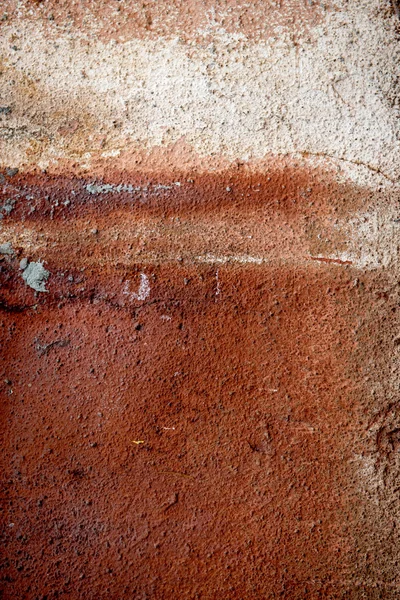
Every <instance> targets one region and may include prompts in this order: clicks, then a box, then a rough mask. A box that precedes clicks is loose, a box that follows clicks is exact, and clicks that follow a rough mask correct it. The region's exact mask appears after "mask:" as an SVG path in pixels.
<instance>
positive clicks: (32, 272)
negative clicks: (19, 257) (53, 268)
mask: <svg viewBox="0 0 400 600" xmlns="http://www.w3.org/2000/svg"><path fill="white" fill-rule="evenodd" d="M21 262H22V261H21ZM49 276H50V273H49V271H47V270H46V269H45V268H44V266H43V263H41V262H40V261H39V262H31V263H29V264H28V265H27V266H26V268H25V269H24V272H23V273H22V278H23V280H24V281H25V283H26V284H27V285H29V287H31V288H32V289H33V290H36V291H37V292H47V291H48V290H46V281H47V280H48V278H49Z"/></svg>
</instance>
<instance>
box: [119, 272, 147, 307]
mask: <svg viewBox="0 0 400 600" xmlns="http://www.w3.org/2000/svg"><path fill="white" fill-rule="evenodd" d="M129 283H130V282H129V281H125V285H124V289H123V290H122V293H123V294H124V295H125V296H129V298H130V299H131V300H146V298H148V297H149V296H150V283H149V278H148V277H147V275H145V273H141V274H140V285H139V289H138V292H137V293H136V292H131V291H130V289H129Z"/></svg>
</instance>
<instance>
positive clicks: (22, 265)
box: [19, 258, 28, 271]
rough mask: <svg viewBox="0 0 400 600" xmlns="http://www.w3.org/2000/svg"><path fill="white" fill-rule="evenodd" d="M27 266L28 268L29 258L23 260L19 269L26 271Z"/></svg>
mask: <svg viewBox="0 0 400 600" xmlns="http://www.w3.org/2000/svg"><path fill="white" fill-rule="evenodd" d="M27 266H28V259H27V258H23V259H21V261H20V263H19V268H20V269H21V271H24V270H25V269H26V267H27Z"/></svg>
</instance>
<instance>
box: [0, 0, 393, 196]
mask: <svg viewBox="0 0 400 600" xmlns="http://www.w3.org/2000/svg"><path fill="white" fill-rule="evenodd" d="M350 5H351V6H350V8H349V6H348V3H347V2H344V1H343V9H342V10H341V11H339V12H334V13H331V14H328V16H327V18H326V20H325V21H324V22H323V23H322V24H320V25H318V27H317V28H315V29H313V30H312V31H311V33H308V34H305V35H304V36H303V38H301V37H300V38H299V37H298V36H297V35H293V32H291V31H289V30H287V29H277V30H276V35H275V37H271V38H268V39H266V40H265V41H262V42H260V41H258V42H250V41H248V40H247V39H246V38H245V36H244V35H243V34H237V35H236V36H235V35H232V34H228V33H226V32H224V30H221V28H215V32H214V36H213V42H212V43H211V44H210V43H207V45H206V44H204V45H202V44H201V43H199V42H197V43H196V44H195V43H183V42H181V41H180V40H179V39H165V38H163V39H159V40H158V41H148V40H147V41H143V40H139V39H132V40H130V41H126V42H124V43H117V42H115V41H110V42H107V43H103V42H100V41H96V39H93V38H91V37H90V34H89V33H88V35H87V36H86V37H85V36H84V35H83V34H82V33H78V32H76V31H75V32H74V33H73V34H67V33H64V34H62V35H60V34H59V33H58V32H57V31H56V30H54V32H53V33H54V35H53V33H52V32H51V30H50V32H49V26H46V32H45V30H44V29H43V28H41V26H38V25H37V24H35V25H34V24H32V23H30V21H29V20H23V21H21V23H20V24H19V25H18V27H15V25H10V26H8V27H7V26H5V27H3V29H2V31H3V35H2V38H1V40H0V52H1V70H2V76H1V77H0V98H1V100H0V109H2V112H0V152H1V162H2V163H3V164H4V165H7V166H12V167H26V168H29V166H30V165H32V164H35V163H36V164H39V166H41V167H42V168H43V167H46V168H50V169H51V168H52V166H54V167H56V166H57V164H58V163H59V162H60V161H63V160H64V159H67V160H73V161H75V162H77V163H78V164H81V165H86V166H87V167H88V168H90V165H91V161H92V160H93V159H94V158H96V159H99V158H100V159H101V158H103V159H106V158H109V157H113V158H114V159H115V163H116V164H118V160H120V158H119V157H121V156H122V155H123V154H124V153H126V151H127V150H130V151H133V152H143V151H144V152H146V151H151V150H152V149H154V148H157V147H168V146H170V145H171V144H174V143H176V142H179V141H184V142H185V144H186V147H192V148H193V149H194V151H195V153H196V154H197V155H198V156H200V157H219V158H223V159H226V160H227V161H232V162H233V161H235V160H242V161H250V162H252V161H254V162H257V161H260V160H263V159H264V158H266V157H270V156H271V155H272V156H273V155H287V154H289V155H303V156H309V155H312V156H313V155H317V157H318V158H317V160H325V159H327V160H328V161H331V160H334V161H337V162H335V164H340V166H341V167H342V168H343V173H344V175H346V176H350V177H352V178H353V179H354V180H356V181H358V182H360V183H362V182H365V181H367V180H368V177H370V176H371V175H372V179H375V180H377V181H378V180H379V182H380V183H384V182H385V181H386V182H387V183H389V184H390V185H392V183H391V181H396V180H397V178H398V177H399V175H400V145H399V139H400V121H399V118H398V117H399V114H398V97H397V89H396V88H395V85H396V83H395V82H396V78H397V77H398V76H399V75H400V73H399V63H400V61H399V49H398V46H399V44H398V42H397V40H396V38H395V27H394V23H395V17H393V19H392V20H390V19H389V20H388V19H384V17H383V16H381V15H380V12H379V10H378V9H379V2H377V1H375V0H365V1H355V2H351V3H350ZM200 34H201V32H199V35H200ZM208 35H209V32H208ZM175 160H176V161H178V162H179V160H181V158H180V157H179V154H178V155H177V156H176V158H175ZM182 160H183V159H182ZM125 166H126V165H125ZM175 166H177V167H179V166H180V165H179V164H177V165H175ZM366 178H367V179H366ZM369 180H370V181H371V178H370V179H369Z"/></svg>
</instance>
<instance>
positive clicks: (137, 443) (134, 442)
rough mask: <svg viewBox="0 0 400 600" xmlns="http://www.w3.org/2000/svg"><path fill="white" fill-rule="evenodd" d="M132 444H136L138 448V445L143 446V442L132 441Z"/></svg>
mask: <svg viewBox="0 0 400 600" xmlns="http://www.w3.org/2000/svg"><path fill="white" fill-rule="evenodd" d="M132 444H136V445H137V446H138V445H139V444H144V440H132Z"/></svg>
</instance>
